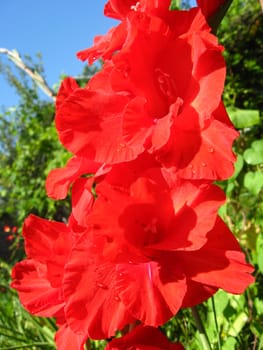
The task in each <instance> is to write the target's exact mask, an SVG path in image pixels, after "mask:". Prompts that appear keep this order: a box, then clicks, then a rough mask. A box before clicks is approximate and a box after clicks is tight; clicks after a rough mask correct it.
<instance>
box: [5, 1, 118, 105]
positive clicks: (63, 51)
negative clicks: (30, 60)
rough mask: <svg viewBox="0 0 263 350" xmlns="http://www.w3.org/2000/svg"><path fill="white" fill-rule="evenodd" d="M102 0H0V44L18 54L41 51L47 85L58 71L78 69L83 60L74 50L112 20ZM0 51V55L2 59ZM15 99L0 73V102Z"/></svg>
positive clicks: (73, 72)
mask: <svg viewBox="0 0 263 350" xmlns="http://www.w3.org/2000/svg"><path fill="white" fill-rule="evenodd" d="M105 2H106V0H2V1H0V47H1V48H7V49H9V50H12V49H16V50H18V51H19V53H20V54H21V55H24V54H29V55H31V56H34V55H35V54H36V52H41V53H42V55H43V62H44V67H45V71H46V79H47V81H48V83H49V85H51V86H52V85H53V84H55V83H56V82H57V81H58V79H59V76H60V75H61V74H62V73H66V74H67V75H76V74H79V73H81V71H82V68H83V66H84V63H82V62H81V61H79V60H78V59H77V58H76V56H75V54H76V52H77V51H79V50H81V49H84V48H87V47H89V46H91V44H92V42H93V38H94V36H95V35H98V34H103V33H105V32H106V31H107V30H108V29H109V28H110V27H111V26H112V25H114V23H116V22H114V21H113V20H111V19H109V18H106V17H105V16H104V15H103V8H104V4H105ZM3 58H4V57H3V55H1V59H2V60H3ZM17 101H18V99H17V97H16V96H15V94H14V92H13V90H12V89H11V88H10V87H9V86H8V84H7V82H6V81H5V80H4V79H3V77H2V76H1V75H0V106H6V107H8V106H11V105H14V104H15V103H16V102H17Z"/></svg>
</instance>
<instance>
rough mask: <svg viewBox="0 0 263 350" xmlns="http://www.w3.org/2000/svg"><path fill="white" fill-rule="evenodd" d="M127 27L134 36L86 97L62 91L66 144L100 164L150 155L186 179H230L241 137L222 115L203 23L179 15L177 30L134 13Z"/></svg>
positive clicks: (215, 64)
mask: <svg viewBox="0 0 263 350" xmlns="http://www.w3.org/2000/svg"><path fill="white" fill-rule="evenodd" d="M181 14H182V16H180V15H181ZM186 17H187V18H186ZM186 19H188V20H186ZM127 20H128V22H129V28H130V29H129V31H130V32H129V36H128V38H127V40H126V42H125V46H124V47H123V48H122V50H121V51H120V52H119V53H117V54H116V55H115V56H114V57H113V62H111V63H110V62H108V63H107V64H106V65H105V67H104V69H103V71H102V72H100V73H98V74H97V75H96V76H95V77H94V78H93V79H92V80H91V81H90V82H89V84H88V85H87V87H86V88H85V89H80V88H77V87H76V85H74V84H73V83H71V84H69V82H68V80H66V81H65V83H64V84H63V85H62V87H61V92H59V94H58V101H59V105H58V107H57V114H56V126H57V129H58V132H59V137H60V140H61V142H62V143H63V144H64V145H65V147H67V148H68V149H69V150H70V151H71V152H73V153H74V154H76V155H77V156H78V157H84V158H87V159H89V160H91V161H95V162H98V163H107V164H116V163H121V162H128V161H131V160H133V159H136V158H137V157H138V156H139V155H140V154H142V153H143V152H145V151H148V152H150V153H153V155H154V156H155V157H157V158H158V159H159V160H160V162H161V164H163V166H165V167H168V168H171V169H172V171H174V170H175V171H178V173H179V175H180V176H181V177H183V178H194V179H211V180H214V179H224V178H227V177H229V176H230V175H231V174H232V173H233V161H234V160H235V157H234V155H233V153H232V150H231V146H232V143H233V140H234V139H235V138H236V136H237V133H236V132H235V131H234V129H233V128H232V126H230V125H229V123H228V124H225V123H224V122H222V119H225V118H224V116H223V117H222V116H221V115H220V113H221V112H222V108H220V106H221V94H222V91H223V86H224V79H225V64H224V60H223V58H222V55H221V48H220V47H219V46H218V45H217V41H216V39H215V37H214V36H212V35H211V34H209V33H208V31H207V27H206V23H205V19H204V18H203V17H202V15H201V14H200V13H199V12H198V11H196V9H193V10H192V11H189V12H183V13H181V12H177V27H176V28H180V30H178V29H174V30H171V29H170V28H169V26H168V25H167V24H166V23H165V22H164V21H163V20H162V19H160V18H158V17H154V16H148V15H146V14H144V15H142V14H140V13H137V12H135V11H132V13H131V14H130V15H129V17H128V19H127ZM204 28H205V29H204ZM178 52H179V53H180V55H178ZM181 57H184V59H183V60H182V59H181ZM73 85H74V88H72V86H73ZM68 86H69V87H68ZM65 90H67V91H68V92H67V93H65ZM65 96H66V97H65ZM219 111H221V112H220V113H219ZM222 113H225V112H222ZM217 134H221V135H222V137H221V139H220V140H218V138H215V135H217ZM186 139H187V140H188V142H185V140H186ZM218 164H220V167H219V166H218Z"/></svg>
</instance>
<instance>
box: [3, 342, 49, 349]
mask: <svg viewBox="0 0 263 350" xmlns="http://www.w3.org/2000/svg"><path fill="white" fill-rule="evenodd" d="M35 346H39V347H42V346H45V347H46V346H48V347H50V348H52V349H54V346H53V345H51V344H49V343H34V344H26V345H15V346H8V347H6V348H1V350H15V349H29V348H33V347H35Z"/></svg>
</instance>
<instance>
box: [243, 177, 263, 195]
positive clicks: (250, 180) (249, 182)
mask: <svg viewBox="0 0 263 350" xmlns="http://www.w3.org/2000/svg"><path fill="white" fill-rule="evenodd" d="M244 186H245V187H246V188H247V189H248V190H249V192H251V193H252V194H254V195H255V196H257V195H258V194H259V192H260V190H261V188H262V187H263V173H261V172H260V171H256V172H252V171H249V172H248V173H246V175H245V177H244Z"/></svg>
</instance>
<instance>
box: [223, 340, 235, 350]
mask: <svg viewBox="0 0 263 350" xmlns="http://www.w3.org/2000/svg"><path fill="white" fill-rule="evenodd" d="M236 343H237V341H236V339H235V338H233V337H228V338H227V339H226V341H225V342H224V344H223V345H222V350H235V349H236Z"/></svg>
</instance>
